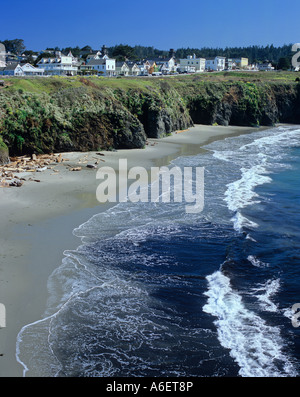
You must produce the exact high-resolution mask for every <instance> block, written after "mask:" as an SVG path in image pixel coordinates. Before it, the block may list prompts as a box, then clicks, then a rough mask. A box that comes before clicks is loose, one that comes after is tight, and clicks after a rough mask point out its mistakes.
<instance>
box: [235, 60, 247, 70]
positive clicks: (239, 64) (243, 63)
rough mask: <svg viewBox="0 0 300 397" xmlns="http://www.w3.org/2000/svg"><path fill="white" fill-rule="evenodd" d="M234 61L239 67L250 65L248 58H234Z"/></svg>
mask: <svg viewBox="0 0 300 397" xmlns="http://www.w3.org/2000/svg"><path fill="white" fill-rule="evenodd" d="M232 60H233V62H234V63H235V64H236V67H238V68H242V69H243V68H246V67H247V66H248V65H249V60H248V58H233V59H232Z"/></svg>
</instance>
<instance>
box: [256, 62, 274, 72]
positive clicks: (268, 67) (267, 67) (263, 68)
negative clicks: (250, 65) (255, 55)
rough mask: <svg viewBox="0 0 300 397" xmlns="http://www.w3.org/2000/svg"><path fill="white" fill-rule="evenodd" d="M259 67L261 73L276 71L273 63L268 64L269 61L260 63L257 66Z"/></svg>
mask: <svg viewBox="0 0 300 397" xmlns="http://www.w3.org/2000/svg"><path fill="white" fill-rule="evenodd" d="M257 67H258V70H261V71H270V70H274V69H275V68H274V66H272V64H271V62H267V61H266V62H264V63H259V64H258V65H257Z"/></svg>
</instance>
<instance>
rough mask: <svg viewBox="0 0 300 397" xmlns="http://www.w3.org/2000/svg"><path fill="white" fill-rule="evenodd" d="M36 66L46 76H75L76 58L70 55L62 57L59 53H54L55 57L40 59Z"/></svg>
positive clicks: (76, 68)
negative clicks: (42, 70)
mask: <svg viewBox="0 0 300 397" xmlns="http://www.w3.org/2000/svg"><path fill="white" fill-rule="evenodd" d="M37 66H38V67H39V68H42V69H44V71H45V72H44V74H45V75H48V76H51V75H52V76H53V75H57V76H76V75H77V70H78V62H77V58H74V57H73V55H72V54H71V53H69V54H68V55H63V54H62V53H61V52H60V51H58V52H56V53H55V57H51V58H42V59H41V60H40V61H39V62H38V64H37Z"/></svg>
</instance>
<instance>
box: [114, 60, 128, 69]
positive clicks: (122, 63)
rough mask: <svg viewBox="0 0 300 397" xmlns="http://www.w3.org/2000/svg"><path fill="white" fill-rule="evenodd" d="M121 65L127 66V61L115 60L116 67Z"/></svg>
mask: <svg viewBox="0 0 300 397" xmlns="http://www.w3.org/2000/svg"><path fill="white" fill-rule="evenodd" d="M123 65H125V66H127V67H128V65H127V62H125V61H124V62H122V61H121V62H116V66H117V67H118V68H120V67H122V66H123Z"/></svg>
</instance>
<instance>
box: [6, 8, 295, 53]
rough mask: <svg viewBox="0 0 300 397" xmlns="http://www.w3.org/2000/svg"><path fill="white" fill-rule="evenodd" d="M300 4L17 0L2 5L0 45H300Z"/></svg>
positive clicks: (198, 46)
mask: <svg viewBox="0 0 300 397" xmlns="http://www.w3.org/2000/svg"><path fill="white" fill-rule="evenodd" d="M299 11H300V2H299V0H285V1H283V0H249V1H244V0H239V1H238V0H226V1H218V0H214V1H213V0H205V1H202V0H172V1H170V0H165V1H164V0H139V1H138V0H122V1H120V0H105V1H103V0H72V1H65V0H60V1H59V0H50V1H42V0H27V1H24V0H14V1H5V2H4V1H3V3H2V4H1V6H0V13H1V14H0V40H5V39H14V38H22V39H24V41H25V45H26V47H27V49H33V50H35V51H38V50H42V49H44V48H46V47H55V46H58V47H67V46H76V45H79V47H83V46H85V45H87V44H88V45H91V46H92V47H93V48H94V49H99V48H101V46H102V45H103V44H106V45H107V46H108V47H109V46H113V45H116V44H129V45H132V46H134V45H136V44H137V45H145V46H154V47H155V48H158V49H162V50H168V49H170V48H175V49H177V48H181V47H191V48H201V47H205V46H206V47H226V46H247V45H254V44H257V45H267V44H274V45H275V46H279V45H283V44H290V43H296V42H300V32H299V29H298V26H299V23H298V20H297V16H298V14H299Z"/></svg>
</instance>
